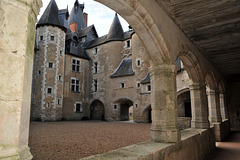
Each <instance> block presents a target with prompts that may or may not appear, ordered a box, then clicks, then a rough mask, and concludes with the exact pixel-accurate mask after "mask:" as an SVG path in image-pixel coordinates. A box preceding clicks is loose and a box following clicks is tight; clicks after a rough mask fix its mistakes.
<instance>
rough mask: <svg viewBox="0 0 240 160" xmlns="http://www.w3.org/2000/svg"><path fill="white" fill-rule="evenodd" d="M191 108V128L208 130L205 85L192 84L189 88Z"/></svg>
mask: <svg viewBox="0 0 240 160" xmlns="http://www.w3.org/2000/svg"><path fill="white" fill-rule="evenodd" d="M189 89H190V95H191V107H192V121H191V127H192V128H202V129H203V128H205V129H206V128H209V121H208V105H207V95H206V87H205V84H202V85H201V84H199V83H193V84H192V85H190V86H189Z"/></svg>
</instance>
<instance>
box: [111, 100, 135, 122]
mask: <svg viewBox="0 0 240 160" xmlns="http://www.w3.org/2000/svg"><path fill="white" fill-rule="evenodd" d="M114 104H117V105H118V106H120V112H119V120H120V121H129V120H130V117H131V116H132V115H133V113H131V114H130V108H131V107H132V106H133V101H132V100H131V99H129V98H118V99H116V100H115V101H114Z"/></svg>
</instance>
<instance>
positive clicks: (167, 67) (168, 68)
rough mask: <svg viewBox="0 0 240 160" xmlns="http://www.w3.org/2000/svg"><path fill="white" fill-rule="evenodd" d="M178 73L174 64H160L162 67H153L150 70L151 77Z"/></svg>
mask: <svg viewBox="0 0 240 160" xmlns="http://www.w3.org/2000/svg"><path fill="white" fill-rule="evenodd" d="M169 72H170V73H176V67H175V65H172V64H160V65H152V66H151V67H150V68H149V73H150V76H152V75H160V74H162V73H169Z"/></svg>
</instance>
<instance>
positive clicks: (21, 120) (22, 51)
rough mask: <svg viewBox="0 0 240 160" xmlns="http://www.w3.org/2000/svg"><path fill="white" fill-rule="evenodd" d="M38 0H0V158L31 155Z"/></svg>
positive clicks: (25, 157) (39, 0)
mask: <svg viewBox="0 0 240 160" xmlns="http://www.w3.org/2000/svg"><path fill="white" fill-rule="evenodd" d="M41 5H42V3H41V0H1V1H0V15H1V16H0V109H1V111H0V159H24V160H28V159H31V158H32V155H31V153H30V151H29V147H28V136H29V117H30V100H31V83H32V67H33V54H34V50H33V49H34V42H35V22H36V20H37V19H36V16H37V14H38V13H39V9H40V7H41Z"/></svg>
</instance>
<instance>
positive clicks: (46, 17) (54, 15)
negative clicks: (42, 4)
mask: <svg viewBox="0 0 240 160" xmlns="http://www.w3.org/2000/svg"><path fill="white" fill-rule="evenodd" d="M44 25H51V26H56V27H59V28H61V29H63V30H64V31H66V28H65V27H64V26H62V24H61V22H60V20H59V18H58V6H57V4H56V2H55V0H51V1H50V2H49V4H48V6H47V8H46V10H45V11H44V13H43V15H42V17H41V18H40V20H39V21H38V23H37V27H40V26H44Z"/></svg>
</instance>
